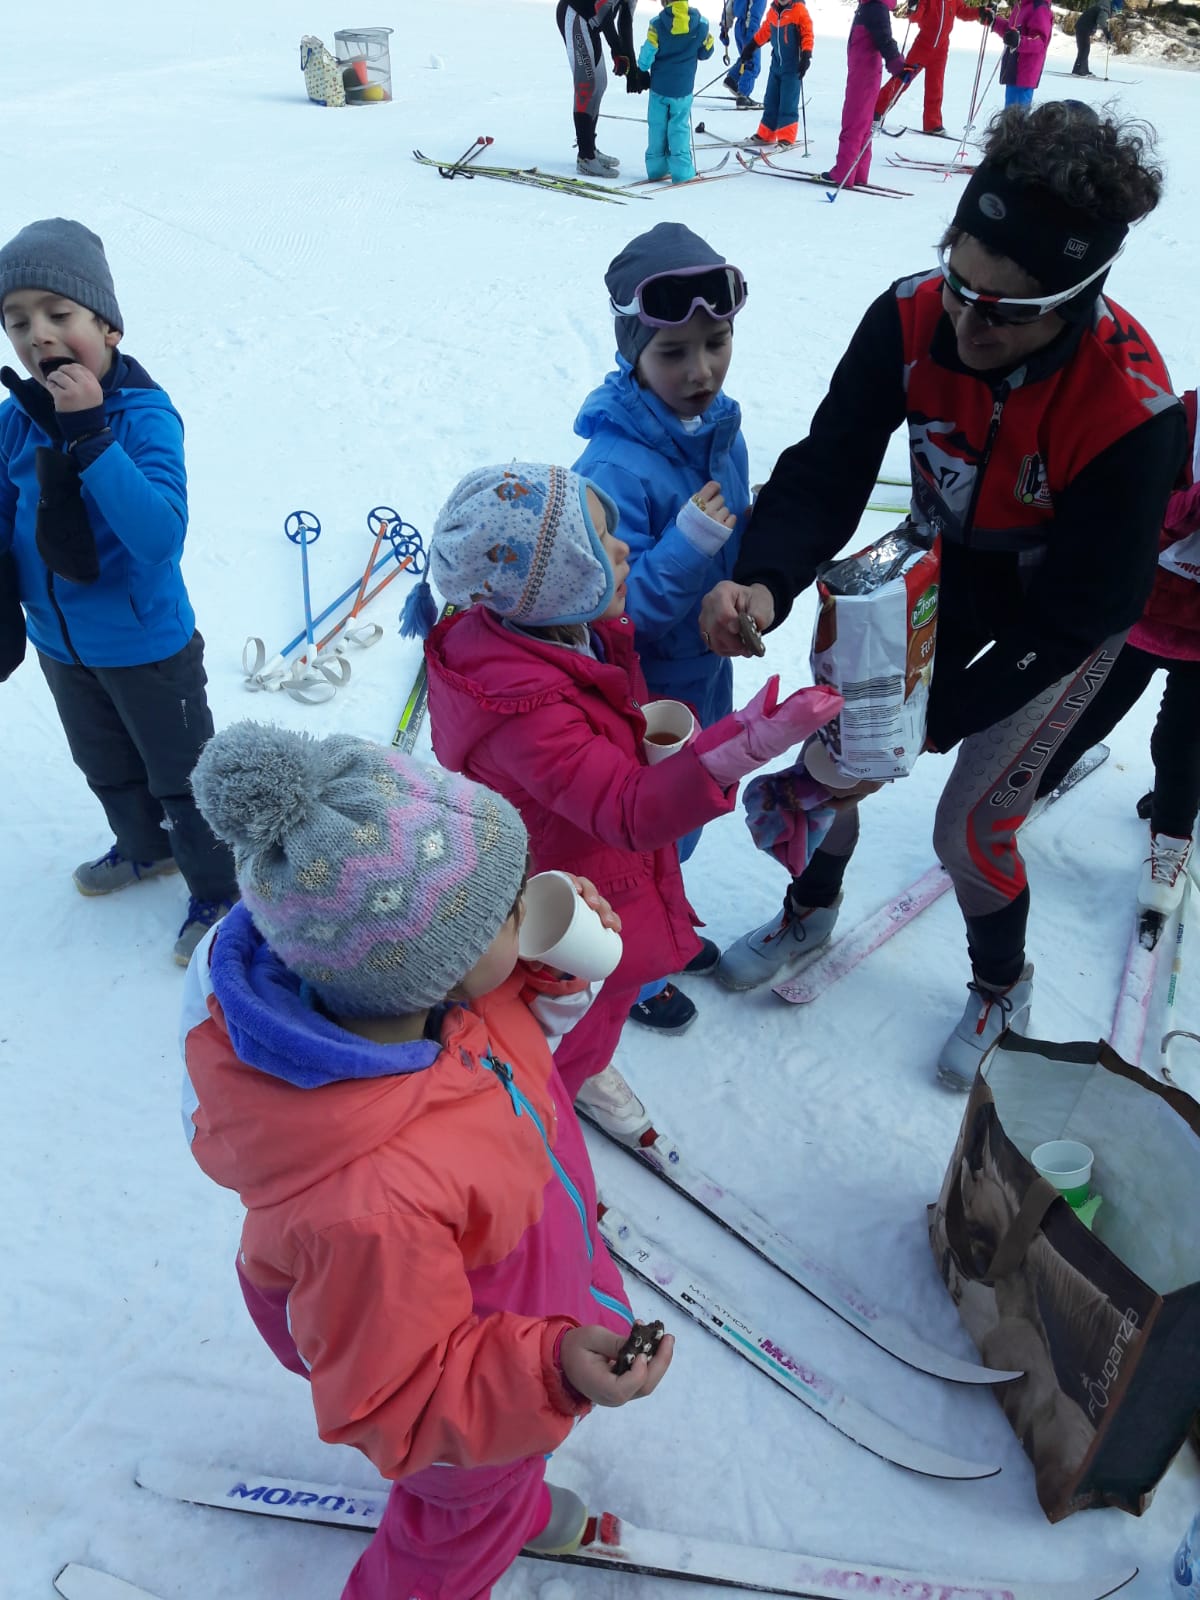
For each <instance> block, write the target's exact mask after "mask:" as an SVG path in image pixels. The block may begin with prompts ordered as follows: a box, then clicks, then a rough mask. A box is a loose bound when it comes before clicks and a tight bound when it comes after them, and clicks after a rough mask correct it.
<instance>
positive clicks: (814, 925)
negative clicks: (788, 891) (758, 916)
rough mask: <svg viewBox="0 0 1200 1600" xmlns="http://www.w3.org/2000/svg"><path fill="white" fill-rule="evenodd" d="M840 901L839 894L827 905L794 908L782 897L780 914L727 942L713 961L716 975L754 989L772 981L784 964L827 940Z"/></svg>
mask: <svg viewBox="0 0 1200 1600" xmlns="http://www.w3.org/2000/svg"><path fill="white" fill-rule="evenodd" d="M841 903H842V897H841V895H840V894H839V895H838V897H837V899H836V900H835V901H834V902H833V904H832V905H831V906H810V907H805V908H803V909H801V910H799V911H794V910H793V909H792V906H791V902H790V900H785V901H784V905H783V911H782V912H781V913H780V914H778V915H777V916H774V917H772V919H771V921H770V922H764V923H763V925H762V927H761V928H755V929H754V930H753V931H752V932H750V933H744V934H743V935H742V937H741V938H740V939H738V940H737V941H736V942H735V943H733V944H731V945H730V946H729V949H728V950H726V951H725V953H724V954H723V955H722V957H721V959H720V962H719V963H718V965H717V977H718V978H719V979H720V980H721V982H722V983H723V984H724V985H725V987H726V988H727V989H756V988H757V987H758V986H759V984H760V983H773V982H774V981H775V979H777V978H778V977H780V976H781V975H782V974H783V972H785V971H786V969H787V968H788V967H791V966H794V965H795V963H796V962H797V961H799V960H800V959H801V958H802V957H804V956H809V955H812V953H813V951H814V950H819V949H820V948H821V946H822V945H823V944H826V943H827V942H828V940H829V936H830V934H831V933H832V932H833V929H834V924H835V923H836V922H837V919H838V910H839V908H840V906H841Z"/></svg>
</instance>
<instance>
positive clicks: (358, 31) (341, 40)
mask: <svg viewBox="0 0 1200 1600" xmlns="http://www.w3.org/2000/svg"><path fill="white" fill-rule="evenodd" d="M391 31H392V30H391V29H390V28H339V30H338V31H337V33H335V34H334V36H333V46H334V49H335V51H336V52H337V61H338V66H339V67H340V68H341V73H342V83H343V85H344V87H345V90H346V104H347V105H348V106H368V105H378V104H379V103H380V102H381V101H384V100H390V99H391V98H392V55H391V50H390V48H389V46H388V37H389V35H390V34H391Z"/></svg>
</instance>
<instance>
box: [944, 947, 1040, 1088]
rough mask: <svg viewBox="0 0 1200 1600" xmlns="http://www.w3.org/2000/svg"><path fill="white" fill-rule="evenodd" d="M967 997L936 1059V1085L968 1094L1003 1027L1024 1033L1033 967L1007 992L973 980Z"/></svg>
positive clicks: (1031, 989) (1028, 964)
mask: <svg viewBox="0 0 1200 1600" xmlns="http://www.w3.org/2000/svg"><path fill="white" fill-rule="evenodd" d="M967 988H968V989H969V990H970V994H969V996H968V998H967V1003H966V1006H965V1007H964V1008H963V1014H962V1017H961V1019H960V1021H959V1024H958V1026H957V1027H956V1028H955V1030H954V1032H953V1033H952V1034H951V1035H950V1037H949V1038H948V1039H947V1040H946V1042H945V1044H944V1045H943V1046H942V1053H941V1055H939V1056H938V1064H937V1075H938V1082H939V1083H944V1084H945V1085H946V1087H947V1088H948V1089H958V1090H960V1091H961V1092H962V1093H963V1094H967V1093H969V1092H970V1089H971V1086H972V1084H973V1083H974V1082H975V1074H976V1072H977V1071H978V1069H979V1063H980V1062H981V1061H982V1060H983V1058H984V1056H985V1055H986V1054H987V1052H988V1051H989V1050H990V1049H991V1047H992V1045H994V1044H995V1042H996V1040H997V1039H998V1038H999V1037H1000V1035H1001V1034H1002V1033H1003V1032H1004V1030H1005V1029H1006V1028H1009V1029H1011V1030H1012V1032H1013V1033H1024V1032H1025V1029H1026V1028H1027V1027H1028V1025H1029V1007H1030V1004H1031V1002H1032V1000H1033V967H1032V965H1031V964H1030V963H1026V966H1025V970H1024V972H1022V974H1021V976H1020V977H1019V978H1018V979H1017V980H1016V982H1015V983H1011V984H1009V986H1008V988H1007V989H994V988H992V987H991V986H990V985H989V984H986V983H981V982H980V980H979V979H978V978H972V979H971V982H970V983H969V984H968V985H967Z"/></svg>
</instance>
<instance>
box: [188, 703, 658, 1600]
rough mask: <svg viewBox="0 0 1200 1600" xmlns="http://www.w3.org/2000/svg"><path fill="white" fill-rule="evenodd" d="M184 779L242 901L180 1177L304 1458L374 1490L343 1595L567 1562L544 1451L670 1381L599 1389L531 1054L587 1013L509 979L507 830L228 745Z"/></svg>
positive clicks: (604, 1275)
mask: <svg viewBox="0 0 1200 1600" xmlns="http://www.w3.org/2000/svg"><path fill="white" fill-rule="evenodd" d="M193 785H194V789H195V794H196V799H197V801H198V803H199V805H200V808H201V810H202V812H203V813H204V815H205V817H206V818H207V819H208V821H209V823H210V824H211V825H212V827H213V829H214V830H215V831H216V833H217V834H218V836H219V837H221V838H222V839H224V840H225V841H226V842H227V843H228V844H230V845H232V846H233V847H234V850H235V852H236V857H237V866H238V876H239V882H240V884H241V888H242V895H243V898H242V901H241V903H240V905H238V906H237V907H236V908H235V909H234V910H233V911H232V912H231V913H230V914H229V916H227V917H226V918H225V919H224V920H223V921H222V922H220V923H218V924H217V926H216V928H215V929H214V930H213V932H212V933H211V934H210V935H209V936H208V937H207V938H206V939H205V941H204V942H203V943H202V944H201V946H200V947H199V949H198V951H197V953H196V955H195V956H194V957H193V960H192V965H191V968H190V969H189V972H188V978H187V998H186V1000H185V1004H184V1016H183V1029H184V1042H185V1059H186V1067H187V1080H186V1084H185V1097H186V1098H185V1104H186V1106H187V1111H186V1112H185V1127H186V1130H187V1132H188V1135H189V1138H190V1140H191V1146H192V1153H193V1155H194V1156H195V1158H196V1160H197V1162H198V1163H199V1165H200V1166H201V1167H202V1168H203V1169H204V1171H205V1172H207V1173H208V1174H209V1176H210V1177H212V1178H213V1179H215V1181H216V1182H217V1183H219V1184H221V1185H223V1186H224V1187H225V1188H228V1189H234V1190H236V1191H237V1192H238V1193H239V1194H240V1196H241V1198H242V1201H243V1203H244V1204H245V1206H246V1213H247V1214H246V1219H245V1223H244V1225H243V1228H242V1241H241V1249H240V1250H239V1252H238V1276H239V1279H240V1281H241V1286H242V1292H243V1295H244V1297H245V1300H246V1304H247V1307H248V1309H249V1311H250V1313H251V1316H252V1317H253V1319H254V1321H255V1323H256V1325H257V1327H258V1329H259V1331H260V1333H262V1335H263V1337H264V1338H265V1339H266V1341H267V1343H268V1344H269V1345H270V1346H271V1348H272V1350H273V1351H274V1353H275V1354H276V1356H277V1357H278V1358H279V1360H280V1361H281V1362H282V1363H283V1364H284V1365H285V1366H286V1367H288V1368H289V1369H290V1370H291V1371H293V1372H296V1373H298V1374H300V1375H301V1376H303V1377H307V1378H308V1380H309V1382H310V1384H311V1386H312V1399H313V1407H314V1410H315V1412H316V1417H317V1426H318V1430H319V1432H320V1435H321V1437H322V1439H324V1440H326V1441H327V1442H329V1443H334V1444H350V1445H354V1446H356V1447H357V1448H358V1449H359V1450H361V1451H362V1452H363V1453H364V1454H365V1455H366V1456H368V1457H369V1458H370V1460H371V1461H372V1462H373V1463H374V1465H375V1466H376V1467H377V1468H378V1470H379V1471H380V1472H381V1473H382V1474H383V1476H384V1477H385V1478H391V1479H393V1480H394V1483H393V1487H392V1491H391V1494H390V1496H389V1497H388V1503H387V1507H386V1510H385V1512H384V1516H383V1520H382V1522H381V1524H380V1528H379V1531H378V1533H377V1534H376V1536H375V1538H374V1539H373V1540H372V1542H371V1544H370V1545H369V1546H368V1548H367V1550H366V1551H365V1553H364V1554H363V1555H362V1556H361V1557H360V1559H359V1561H358V1563H357V1565H356V1566H355V1568H354V1571H353V1572H352V1573H351V1575H350V1578H349V1581H348V1583H347V1585H346V1588H345V1590H344V1591H343V1600H401V1597H403V1600H410V1597H412V1600H435V1597H436V1600H485V1597H486V1596H488V1595H490V1594H491V1592H492V1584H493V1583H494V1582H495V1581H496V1580H497V1579H498V1578H499V1577H500V1575H501V1574H502V1573H503V1572H504V1571H505V1570H506V1568H507V1567H508V1566H509V1565H510V1563H511V1562H512V1561H513V1559H514V1558H515V1557H516V1556H517V1554H518V1553H519V1552H520V1550H521V1549H522V1548H523V1547H524V1546H526V1545H529V1546H531V1547H532V1548H535V1549H538V1550H541V1551H547V1552H549V1551H565V1550H570V1549H573V1548H575V1547H576V1546H577V1545H578V1543H579V1539H580V1537H581V1535H582V1532H583V1527H584V1523H585V1521H586V1510H585V1508H584V1506H583V1503H582V1502H581V1501H580V1500H579V1499H578V1498H577V1497H576V1496H575V1495H573V1494H570V1493H569V1492H568V1491H565V1490H559V1489H550V1488H549V1487H548V1486H547V1485H546V1483H545V1481H544V1477H545V1457H546V1454H547V1452H549V1451H551V1450H554V1449H556V1448H557V1447H558V1446H559V1445H560V1444H561V1443H562V1442H563V1440H564V1439H565V1438H566V1436H567V1435H568V1434H569V1433H570V1431H571V1429H572V1427H573V1426H574V1424H575V1422H576V1421H577V1420H578V1419H579V1418H580V1417H581V1416H583V1415H585V1414H586V1412H587V1411H589V1410H590V1409H591V1405H592V1403H593V1402H596V1403H599V1404H601V1405H606V1406H611V1405H624V1404H625V1402H626V1401H628V1400H632V1399H634V1398H636V1397H638V1396H640V1395H646V1394H649V1393H650V1392H651V1391H652V1390H653V1389H654V1387H655V1386H656V1384H657V1383H658V1381H659V1379H660V1378H661V1377H662V1375H663V1373H664V1372H665V1371H666V1369H667V1366H668V1365H669V1362H670V1358H671V1347H670V1344H669V1342H667V1341H664V1344H663V1346H662V1347H660V1349H659V1350H658V1352H657V1353H656V1354H655V1356H654V1357H653V1359H651V1360H649V1361H647V1359H646V1358H645V1357H644V1356H641V1357H638V1358H635V1361H634V1365H633V1367H632V1369H631V1370H630V1371H629V1372H627V1373H625V1374H623V1375H622V1376H619V1377H618V1376H617V1375H616V1373H615V1372H614V1371H613V1360H614V1358H615V1356H616V1354H617V1352H618V1351H619V1349H620V1348H621V1345H622V1343H623V1341H624V1339H625V1337H626V1335H627V1334H628V1330H629V1325H630V1322H631V1320H632V1319H631V1316H630V1312H629V1309H628V1306H627V1305H626V1302H625V1294H624V1290H623V1288H622V1286H621V1279H620V1276H619V1274H618V1272H617V1269H616V1267H615V1266H614V1265H613V1263H612V1261H611V1260H610V1258H609V1256H608V1253H607V1251H606V1250H605V1247H604V1244H603V1242H602V1241H601V1240H600V1238H599V1237H598V1235H597V1231H596V1190H595V1182H594V1179H593V1177H592V1172H591V1167H590V1165H589V1162H588V1158H587V1151H586V1150H585V1148H584V1145H583V1140H582V1137H581V1134H580V1131H579V1127H578V1124H577V1123H576V1120H575V1117H574V1114H573V1112H572V1110H571V1104H570V1100H569V1098H568V1097H567V1095H566V1092H565V1090H564V1089H563V1086H562V1082H561V1080H560V1078H559V1076H558V1073H557V1071H556V1069H555V1065H554V1059H553V1057H552V1055H551V1043H548V1041H547V1035H550V1036H551V1039H553V1036H554V1035H559V1036H561V1035H562V1034H563V1033H564V1032H565V1031H566V1030H567V1029H568V1028H569V1027H570V1026H571V1025H572V1023H573V1021H574V1020H575V1019H576V1018H577V1016H578V1015H581V1014H582V1012H583V1011H585V1010H586V1008H587V1005H588V1004H589V1002H590V1000H591V998H592V995H591V991H590V990H589V989H588V988H587V986H586V985H584V984H583V983H582V982H579V981H575V980H566V979H564V978H563V976H562V975H561V974H556V973H551V972H549V971H547V970H546V969H545V968H530V967H525V966H524V965H522V964H519V963H518V960H517V933H518V928H519V926H520V922H521V916H522V900H523V895H524V888H525V864H526V856H527V850H528V837H527V835H526V832H525V828H524V827H523V825H522V823H521V820H520V818H519V817H518V815H517V813H516V812H515V811H514V810H513V808H512V807H511V806H510V805H509V804H508V803H507V801H505V800H502V799H501V798H500V797H499V796H498V795H495V794H492V793H490V792H489V791H488V790H486V789H483V788H481V787H479V786H478V785H477V784H474V783H471V782H469V781H467V780H466V779H464V778H459V777H453V776H451V775H450V774H448V773H444V772H441V771H439V770H438V769H437V768H434V767H426V766H422V765H421V764H419V763H418V762H415V761H413V760H411V758H409V757H406V756H402V755H399V754H397V753H395V752H393V751H390V750H387V749H384V748H382V747H381V746H378V745H374V744H371V743H368V742H367V741H366V740H362V739H356V738H353V737H351V736H349V735H346V734H333V735H330V736H329V737H328V738H326V739H322V740H313V739H308V738H306V737H304V736H303V735H300V734H295V733H291V732H289V731H287V730H286V729H283V728H272V727H260V726H258V725H256V724H254V723H250V722H243V723H239V724H236V725H235V726H233V727H231V728H227V729H226V730H224V731H223V732H222V733H219V734H218V735H217V737H216V738H215V739H213V740H212V741H211V742H210V743H209V744H208V746H207V747H206V748H205V750H204V753H203V754H202V756H201V758H200V761H199V764H198V765H197V767H196V771H195V775H194V778H193ZM576 887H577V889H578V890H579V892H580V893H581V894H583V896H584V898H585V899H586V900H587V901H588V902H589V904H591V905H592V907H593V908H594V909H595V910H597V911H598V912H599V913H600V914H601V916H602V918H603V919H604V920H605V921H606V922H607V923H608V925H609V926H614V925H615V924H616V923H617V920H618V919H617V918H616V917H615V916H614V915H613V914H612V911H611V908H610V907H609V906H608V903H607V901H605V900H603V899H601V897H600V896H599V895H598V894H597V893H596V891H595V889H594V888H593V887H592V885H591V884H590V883H588V882H587V881H586V880H584V879H577V880H576Z"/></svg>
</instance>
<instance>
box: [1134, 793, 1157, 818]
mask: <svg viewBox="0 0 1200 1600" xmlns="http://www.w3.org/2000/svg"><path fill="white" fill-rule="evenodd" d="M1137 814H1138V816H1139V817H1141V819H1142V821H1143V822H1149V821H1150V818H1151V817H1152V816H1153V815H1154V790H1153V789H1147V790H1146V792H1145V794H1144V795H1143V796H1142V798H1141V799H1140V800H1139V801H1138V803H1137Z"/></svg>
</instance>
